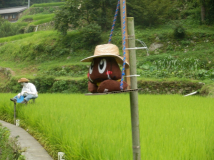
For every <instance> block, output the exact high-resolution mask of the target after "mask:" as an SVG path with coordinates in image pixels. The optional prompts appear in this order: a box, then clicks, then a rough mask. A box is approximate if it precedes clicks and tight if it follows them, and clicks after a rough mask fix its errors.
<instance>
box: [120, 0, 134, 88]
mask: <svg viewBox="0 0 214 160" xmlns="http://www.w3.org/2000/svg"><path fill="white" fill-rule="evenodd" d="M125 10H126V0H125ZM125 12H126V11H125ZM126 13H127V12H126ZM120 19H121V32H122V36H123V1H122V0H120ZM125 20H126V29H125V31H126V33H125V36H126V48H128V46H129V44H128V39H127V38H128V34H127V14H126V15H125ZM122 39H123V38H122ZM126 61H127V62H128V63H129V51H128V50H126ZM125 74H126V76H127V75H130V69H126V70H125ZM125 80H126V83H127V84H128V88H127V89H130V85H131V80H130V77H126V79H125Z"/></svg>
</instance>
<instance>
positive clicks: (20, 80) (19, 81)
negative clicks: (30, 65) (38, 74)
mask: <svg viewBox="0 0 214 160" xmlns="http://www.w3.org/2000/svg"><path fill="white" fill-rule="evenodd" d="M21 82H29V80H28V79H27V78H21V79H19V80H18V83H21Z"/></svg>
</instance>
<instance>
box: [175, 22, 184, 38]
mask: <svg viewBox="0 0 214 160" xmlns="http://www.w3.org/2000/svg"><path fill="white" fill-rule="evenodd" d="M173 34H174V38H178V39H182V38H184V37H185V35H186V32H185V29H184V27H183V26H182V25H180V24H179V25H176V26H175V28H174V33H173Z"/></svg>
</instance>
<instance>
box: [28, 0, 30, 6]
mask: <svg viewBox="0 0 214 160" xmlns="http://www.w3.org/2000/svg"><path fill="white" fill-rule="evenodd" d="M28 8H30V0H28Z"/></svg>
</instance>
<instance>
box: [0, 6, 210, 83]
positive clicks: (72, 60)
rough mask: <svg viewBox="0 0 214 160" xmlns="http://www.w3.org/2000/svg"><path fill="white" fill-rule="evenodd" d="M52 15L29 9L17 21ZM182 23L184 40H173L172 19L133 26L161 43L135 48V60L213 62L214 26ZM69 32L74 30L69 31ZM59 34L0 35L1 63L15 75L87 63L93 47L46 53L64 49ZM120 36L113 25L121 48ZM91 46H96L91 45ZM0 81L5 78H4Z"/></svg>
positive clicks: (151, 40)
mask: <svg viewBox="0 0 214 160" xmlns="http://www.w3.org/2000/svg"><path fill="white" fill-rule="evenodd" d="M44 7H45V6H44ZM27 12H28V11H26V13H27ZM52 17H53V14H47V13H45V14H44V13H38V14H34V15H30V13H29V15H25V16H23V17H22V18H21V19H20V21H21V22H22V21H24V20H26V19H32V21H30V22H29V23H30V24H33V23H37V22H38V21H42V20H44V19H47V18H49V19H50V18H52ZM184 27H185V28H186V33H187V37H186V38H185V39H183V40H175V39H174V38H173V36H172V35H173V23H171V24H167V25H164V26H160V27H158V28H146V29H141V28H139V27H136V29H135V34H136V39H139V40H142V41H144V42H145V43H146V44H147V46H148V47H149V46H150V45H151V44H152V43H154V42H156V43H161V44H163V45H164V46H163V47H162V48H159V49H158V50H156V51H150V52H149V53H150V56H146V51H144V50H138V51H137V60H138V62H140V61H146V60H150V59H153V57H158V56H161V55H172V56H174V57H178V58H184V57H195V58H203V59H205V61H211V62H212V60H213V59H214V47H213V46H214V45H213V44H214V33H213V30H214V28H213V27H208V26H196V25H190V24H187V23H184ZM69 34H75V33H74V31H72V32H70V33H69ZM101 37H102V42H100V43H107V41H108V37H109V33H108V32H105V33H102V35H101ZM61 38H62V37H61V35H60V34H58V33H57V32H56V31H39V32H33V33H27V34H21V35H15V36H11V37H6V38H0V43H5V42H6V44H4V45H3V46H1V47H0V58H1V59H2V61H0V66H2V67H8V68H11V69H12V70H13V71H14V72H15V76H17V77H28V78H33V77H34V76H35V75H38V74H41V73H42V71H44V70H47V69H51V68H53V67H56V66H65V65H89V64H88V63H81V62H80V60H81V59H83V58H85V57H87V56H89V55H92V54H93V51H92V50H89V51H87V50H78V51H76V52H75V54H73V52H72V53H69V54H62V55H60V56H55V55H52V54H50V53H49V52H47V53H46V50H48V49H49V48H50V47H52V46H53V48H54V47H55V48H57V47H58V50H59V51H61V50H62V49H64V48H65V47H64V46H61V48H60V47H59V46H57V43H58V42H60V41H61ZM121 40H122V39H121V30H120V29H116V30H115V31H114V34H113V38H112V43H114V44H117V45H118V46H119V47H120V48H122V47H121ZM40 46H42V47H43V50H42V51H40V50H39V49H40V48H39V47H40ZM136 46H139V47H140V46H142V45H141V44H140V43H139V42H136ZM63 47H64V48H63ZM94 47H95V46H93V47H92V48H94ZM68 49H71V48H68ZM87 52H88V53H87ZM121 53H122V52H121ZM77 55H78V56H77ZM44 56H46V57H44ZM29 57H31V58H29ZM47 57H48V58H47ZM68 57H69V59H68ZM212 63H213V62H212ZM80 78H81V77H78V79H80ZM142 78H143V77H139V79H142ZM56 79H76V78H75V77H69V76H67V77H65V76H64V77H56ZM0 81H1V82H0V83H4V82H5V81H4V79H2V80H0Z"/></svg>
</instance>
